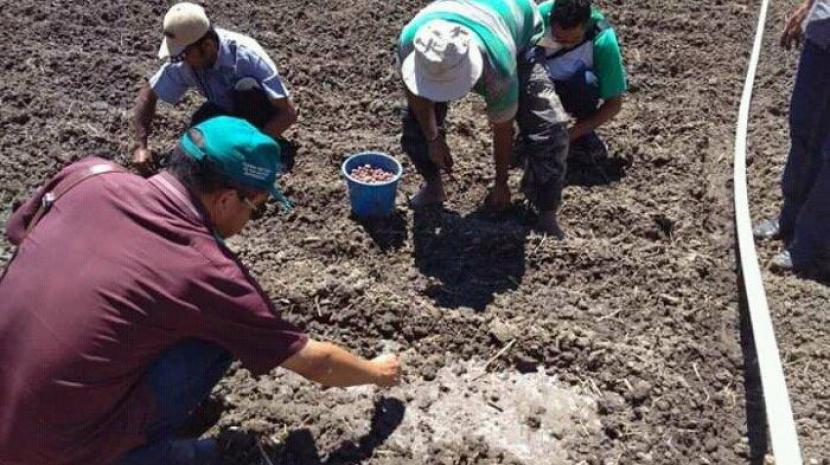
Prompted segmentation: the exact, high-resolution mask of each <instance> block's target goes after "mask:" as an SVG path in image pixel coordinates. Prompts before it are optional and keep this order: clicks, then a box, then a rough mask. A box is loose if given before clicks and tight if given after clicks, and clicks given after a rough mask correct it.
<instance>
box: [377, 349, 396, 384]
mask: <svg viewBox="0 0 830 465" xmlns="http://www.w3.org/2000/svg"><path fill="white" fill-rule="evenodd" d="M371 363H372V365H373V366H374V368H375V372H376V374H375V384H377V385H378V386H381V387H392V386H396V385H398V384H400V382H401V363H400V361H399V360H398V357H397V355H395V354H384V355H381V356H378V357H375V358H374V359H372V362H371Z"/></svg>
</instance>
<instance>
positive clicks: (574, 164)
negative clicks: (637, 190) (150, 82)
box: [565, 157, 631, 187]
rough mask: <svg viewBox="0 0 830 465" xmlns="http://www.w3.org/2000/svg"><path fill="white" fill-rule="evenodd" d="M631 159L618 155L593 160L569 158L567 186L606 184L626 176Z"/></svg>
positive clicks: (566, 174) (566, 177) (566, 175)
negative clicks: (618, 156)
mask: <svg viewBox="0 0 830 465" xmlns="http://www.w3.org/2000/svg"><path fill="white" fill-rule="evenodd" d="M630 165H631V162H630V161H629V160H625V159H623V158H617V157H599V158H595V159H593V160H579V159H574V158H569V159H568V169H567V171H566V173H565V185H566V186H585V187H590V186H604V185H608V184H612V183H615V182H618V181H619V180H620V179H622V178H623V177H625V170H626V168H628V167H629V166H630Z"/></svg>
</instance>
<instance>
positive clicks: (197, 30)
mask: <svg viewBox="0 0 830 465" xmlns="http://www.w3.org/2000/svg"><path fill="white" fill-rule="evenodd" d="M208 30H210V20H208V17H207V14H205V9H204V8H202V7H201V6H199V5H196V4H195V3H189V2H181V3H177V4H175V5H173V6H172V7H170V10H169V11H168V12H167V14H166V15H164V40H162V42H161V47H159V58H161V59H165V58H168V57H175V56H177V55H179V54H181V53H182V52H183V51H184V49H185V48H187V46H188V45H190V44H192V43H194V42H196V41H197V40H199V39H201V38H202V37H204V35H205V34H207V32H208Z"/></svg>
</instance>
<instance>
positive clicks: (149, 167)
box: [133, 147, 155, 175]
mask: <svg viewBox="0 0 830 465" xmlns="http://www.w3.org/2000/svg"><path fill="white" fill-rule="evenodd" d="M154 161H155V160H154V159H153V152H151V151H150V149H148V148H146V147H136V149H135V150H133V166H134V167H135V168H136V169H137V170H138V172H139V173H141V174H143V175H147V174H150V173H152V171H153V165H154Z"/></svg>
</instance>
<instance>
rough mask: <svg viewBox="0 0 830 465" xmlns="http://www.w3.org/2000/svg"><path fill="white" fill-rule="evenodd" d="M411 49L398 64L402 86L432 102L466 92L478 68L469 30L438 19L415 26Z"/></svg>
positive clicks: (478, 56)
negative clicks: (399, 64) (419, 26)
mask: <svg viewBox="0 0 830 465" xmlns="http://www.w3.org/2000/svg"><path fill="white" fill-rule="evenodd" d="M413 44H414V46H415V51H413V52H412V53H410V54H409V56H407V57H406V58H405V59H404V61H403V65H402V66H401V75H402V76H403V81H404V83H406V87H407V88H409V90H410V91H411V92H412V93H413V94H415V95H418V96H421V97H424V98H426V99H429V100H432V101H433V102H448V101H450V100H456V99H459V98H461V97H463V96H464V95H466V94H467V93H468V92H469V91H470V90H471V89H472V88H473V86H474V85H475V83H476V81H478V78H479V77H480V76H481V71H482V57H481V51H480V50H479V48H478V46H477V45H476V44H475V42H474V41H473V37H472V32H471V31H470V30H469V29H468V28H466V27H464V26H462V25H460V24H455V23H451V22H449V21H444V20H441V19H436V20H432V21H430V22H428V23H426V24H424V25H423V26H421V28H420V29H418V32H417V33H416V34H415V39H414V41H413Z"/></svg>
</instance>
